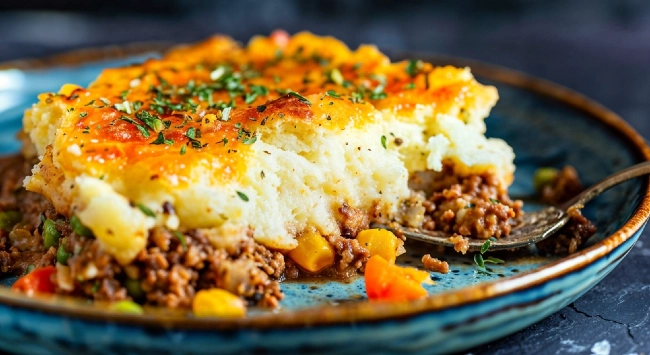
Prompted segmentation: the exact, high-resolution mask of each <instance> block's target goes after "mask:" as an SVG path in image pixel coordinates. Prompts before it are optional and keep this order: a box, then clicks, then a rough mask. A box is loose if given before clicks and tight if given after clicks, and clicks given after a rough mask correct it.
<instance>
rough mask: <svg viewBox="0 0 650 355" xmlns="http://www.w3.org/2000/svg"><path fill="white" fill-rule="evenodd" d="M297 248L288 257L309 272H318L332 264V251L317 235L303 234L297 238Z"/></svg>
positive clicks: (325, 241)
mask: <svg viewBox="0 0 650 355" xmlns="http://www.w3.org/2000/svg"><path fill="white" fill-rule="evenodd" d="M297 240H298V246H297V247H296V248H295V249H293V250H291V251H290V252H289V257H291V259H293V261H295V262H296V263H297V264H298V265H300V267H302V268H303V269H305V270H307V271H309V272H318V271H320V270H322V269H324V268H326V267H328V266H330V265H333V264H334V249H333V248H332V246H331V245H330V244H329V243H328V242H327V239H325V238H324V237H323V236H321V235H320V234H318V233H305V234H303V235H301V236H300V237H298V238H297Z"/></svg>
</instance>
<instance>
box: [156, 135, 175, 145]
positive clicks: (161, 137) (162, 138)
mask: <svg viewBox="0 0 650 355" xmlns="http://www.w3.org/2000/svg"><path fill="white" fill-rule="evenodd" d="M151 144H167V145H172V144H174V140H173V139H165V136H164V135H163V133H162V132H158V138H156V140H155V141H153V142H151Z"/></svg>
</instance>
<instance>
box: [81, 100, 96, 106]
mask: <svg viewBox="0 0 650 355" xmlns="http://www.w3.org/2000/svg"><path fill="white" fill-rule="evenodd" d="M94 103H95V100H91V101H90V102H89V103H87V104H85V105H84V106H92V105H93V104H94Z"/></svg>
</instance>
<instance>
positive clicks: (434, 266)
mask: <svg viewBox="0 0 650 355" xmlns="http://www.w3.org/2000/svg"><path fill="white" fill-rule="evenodd" d="M422 265H424V268H425V269H427V270H429V271H433V272H439V273H441V274H446V273H448V272H449V264H448V263H447V262H446V261H442V260H439V259H437V258H434V257H432V256H431V255H430V254H426V255H424V256H423V257H422Z"/></svg>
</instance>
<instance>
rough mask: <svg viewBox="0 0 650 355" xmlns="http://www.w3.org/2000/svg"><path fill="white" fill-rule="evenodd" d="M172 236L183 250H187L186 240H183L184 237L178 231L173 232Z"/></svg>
mask: <svg viewBox="0 0 650 355" xmlns="http://www.w3.org/2000/svg"><path fill="white" fill-rule="evenodd" d="M174 236H175V237H176V239H178V242H179V243H181V246H182V247H183V249H184V250H187V240H186V239H185V235H183V233H181V232H179V231H174Z"/></svg>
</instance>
